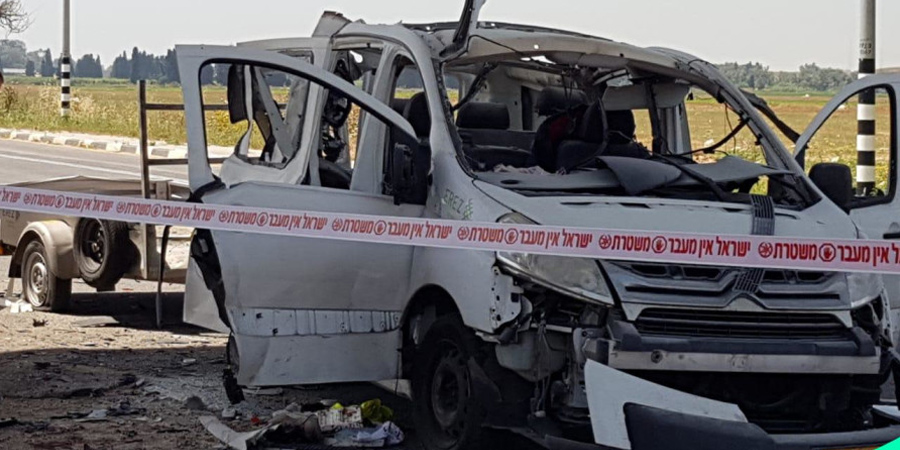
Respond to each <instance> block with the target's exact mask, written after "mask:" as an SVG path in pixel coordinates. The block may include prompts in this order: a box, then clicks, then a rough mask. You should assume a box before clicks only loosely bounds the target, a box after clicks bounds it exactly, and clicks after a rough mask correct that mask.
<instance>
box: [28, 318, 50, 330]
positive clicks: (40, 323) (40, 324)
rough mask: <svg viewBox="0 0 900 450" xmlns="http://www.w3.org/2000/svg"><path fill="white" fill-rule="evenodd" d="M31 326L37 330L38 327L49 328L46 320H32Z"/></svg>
mask: <svg viewBox="0 0 900 450" xmlns="http://www.w3.org/2000/svg"><path fill="white" fill-rule="evenodd" d="M31 326H33V327H35V328H38V327H46V326H47V320H46V319H44V320H38V319H32V320H31Z"/></svg>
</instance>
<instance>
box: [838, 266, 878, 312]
mask: <svg viewBox="0 0 900 450" xmlns="http://www.w3.org/2000/svg"><path fill="white" fill-rule="evenodd" d="M847 288H848V290H849V292H850V307H851V308H852V309H856V308H859V307H861V306H865V305H867V304H869V303H871V302H872V301H873V300H875V299H876V298H878V297H880V296H881V293H882V292H884V283H883V282H882V280H881V275H878V274H874V273H848V274H847Z"/></svg>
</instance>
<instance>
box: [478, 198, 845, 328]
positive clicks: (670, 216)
mask: <svg viewBox="0 0 900 450" xmlns="http://www.w3.org/2000/svg"><path fill="white" fill-rule="evenodd" d="M476 185H477V186H478V187H479V188H480V189H482V190H483V191H484V192H485V193H486V194H487V195H489V196H490V197H492V198H493V199H495V200H496V201H498V202H500V203H501V204H503V205H504V206H506V207H507V208H509V209H511V210H513V211H515V212H518V213H520V214H523V215H525V216H526V217H528V218H530V219H531V220H534V221H535V222H537V223H539V224H541V225H553V226H562V227H566V226H570V227H587V228H604V229H611V230H630V231H653V232H659V233H661V234H665V233H666V232H682V233H703V234H713V235H749V234H751V229H752V223H753V214H752V207H751V206H750V205H741V204H732V203H717V202H698V201H682V200H670V199H658V198H640V197H635V198H622V197H618V198H614V197H577V196H570V197H525V196H523V195H520V194H517V193H515V192H513V191H508V190H505V189H502V188H500V187H497V186H494V185H490V184H487V183H480V182H476ZM775 235H776V236H785V237H805V238H840V239H855V238H857V232H856V227H855V225H854V224H853V222H852V221H851V220H850V217H849V216H847V214H845V213H844V212H842V211H841V210H840V209H838V208H837V207H836V206H834V205H833V204H831V203H829V202H828V201H822V202H819V203H818V204H816V205H814V206H812V207H810V208H807V209H806V210H805V211H789V210H784V209H777V210H776V218H775ZM601 264H602V265H603V267H604V270H605V272H606V273H607V275H608V278H609V281H610V283H611V284H612V287H613V288H614V289H615V291H616V292H617V293H618V295H619V298H620V299H621V301H622V303H623V306H624V307H625V312H626V315H627V316H628V317H629V319H634V318H635V317H636V316H637V315H638V314H640V311H641V310H642V309H643V308H645V307H650V306H653V305H657V306H669V307H703V308H726V307H729V306H736V305H737V304H738V303H735V302H739V303H740V304H743V305H744V306H743V307H742V308H745V309H746V308H747V306H746V305H747V301H749V302H750V303H755V304H756V305H757V307H758V308H761V309H765V310H782V311H788V310H790V311H803V310H806V311H811V310H819V311H846V310H848V309H849V306H850V302H851V298H850V296H851V293H850V291H849V290H848V282H847V275H846V274H844V273H829V272H804V273H803V274H800V273H799V272H797V271H787V270H779V269H767V270H766V271H765V277H764V279H763V281H762V282H761V284H758V285H757V287H756V290H755V292H739V291H738V290H736V289H735V288H734V286H735V285H736V284H738V282H739V281H740V277H742V276H743V274H744V272H746V271H745V270H744V269H743V268H740V267H730V268H729V267H705V268H704V267H700V268H691V267H688V266H683V265H682V266H679V265H674V264H665V263H659V264H653V263H631V262H617V261H601ZM751 308H752V306H751Z"/></svg>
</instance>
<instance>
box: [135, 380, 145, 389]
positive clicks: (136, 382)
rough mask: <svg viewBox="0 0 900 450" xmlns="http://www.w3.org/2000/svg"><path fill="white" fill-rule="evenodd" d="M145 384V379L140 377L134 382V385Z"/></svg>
mask: <svg viewBox="0 0 900 450" xmlns="http://www.w3.org/2000/svg"><path fill="white" fill-rule="evenodd" d="M145 384H147V380H145V379H143V378H141V379H140V380H137V381H135V382H134V387H141V386H143V385H145Z"/></svg>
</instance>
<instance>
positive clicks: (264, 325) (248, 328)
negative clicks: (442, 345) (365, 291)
mask: <svg viewBox="0 0 900 450" xmlns="http://www.w3.org/2000/svg"><path fill="white" fill-rule="evenodd" d="M228 314H229V317H230V319H231V323H232V330H233V331H234V332H235V333H237V334H239V335H244V336H259V337H265V336H312V335H319V336H336V335H344V334H369V333H384V332H388V331H395V330H397V329H399V328H400V315H401V313H400V312H386V311H360V310H352V311H350V310H345V311H336V310H301V309H297V310H294V309H257V308H234V307H232V308H229V309H228Z"/></svg>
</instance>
